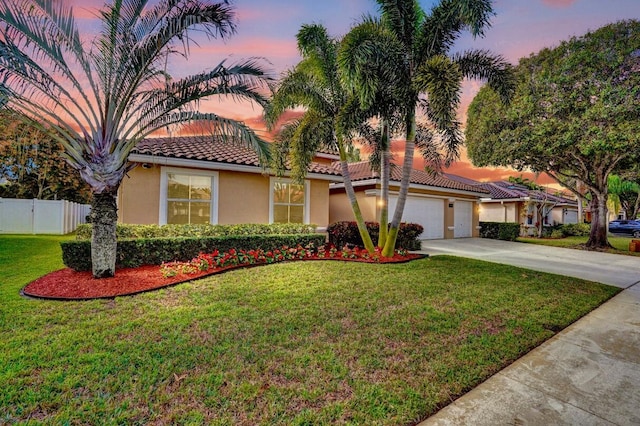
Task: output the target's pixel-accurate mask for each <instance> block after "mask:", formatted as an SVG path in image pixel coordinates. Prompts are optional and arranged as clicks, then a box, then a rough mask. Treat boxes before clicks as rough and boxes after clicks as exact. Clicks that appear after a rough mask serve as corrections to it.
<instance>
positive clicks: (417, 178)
mask: <svg viewBox="0 0 640 426" xmlns="http://www.w3.org/2000/svg"><path fill="white" fill-rule="evenodd" d="M349 171H350V172H351V179H352V181H354V182H356V181H360V180H366V179H377V178H378V173H377V172H373V171H372V170H371V167H370V166H369V163H368V162H366V161H361V162H359V163H352V164H349ZM401 179H402V167H400V166H396V165H393V166H392V167H391V180H392V181H395V182H400V180H401ZM411 183H415V184H417V185H426V186H435V187H438V188H446V189H455V190H460V191H471V192H477V193H488V191H487V190H485V189H484V188H480V187H478V186H473V185H468V184H466V183H462V182H457V181H455V180H453V179H449V178H447V177H446V176H443V175H432V174H430V173H427V172H425V171H422V170H417V169H413V171H412V172H411Z"/></svg>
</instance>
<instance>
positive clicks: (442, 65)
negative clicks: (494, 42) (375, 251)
mask: <svg viewBox="0 0 640 426" xmlns="http://www.w3.org/2000/svg"><path fill="white" fill-rule="evenodd" d="M376 1H377V3H378V6H379V9H380V12H381V19H380V23H381V25H378V26H377V28H376V27H374V26H372V25H370V22H364V24H363V25H366V26H368V27H369V29H371V30H372V31H370V33H369V36H368V37H364V36H362V37H361V39H362V40H363V41H362V43H363V46H364V48H358V46H353V50H352V51H353V52H358V53H357V55H358V59H357V63H358V64H359V67H360V68H361V69H363V70H366V67H367V64H374V67H378V66H380V67H382V66H384V65H386V66H387V67H388V68H387V70H386V71H384V73H386V75H388V76H390V78H389V79H387V80H386V81H385V82H384V84H385V85H387V90H394V91H396V92H397V93H398V94H399V95H400V96H401V98H402V99H404V100H405V103H404V105H401V106H400V109H401V111H403V115H404V120H403V121H404V123H403V124H404V127H405V152H404V161H403V165H402V179H401V182H400V190H399V194H398V202H397V204H396V210H395V212H394V215H393V218H392V220H391V225H390V228H389V236H388V238H387V241H386V244H385V247H384V249H383V251H382V254H383V255H385V256H390V255H391V254H392V253H393V250H394V248H395V243H396V239H397V236H398V229H399V225H400V221H401V219H402V214H403V212H404V206H405V203H406V199H407V194H408V191H409V180H410V177H411V170H412V165H413V156H414V151H415V146H416V128H417V127H416V114H417V109H418V108H420V109H421V110H422V112H423V114H424V115H425V117H426V119H428V120H429V121H430V122H431V124H432V125H433V127H434V128H435V129H436V130H437V132H435V133H434V135H433V136H434V140H437V142H438V143H437V144H424V143H423V146H428V145H432V146H440V147H441V148H442V151H444V152H445V158H444V164H445V165H447V164H449V163H451V162H452V161H453V160H454V159H456V158H457V156H458V153H459V148H460V146H461V145H462V142H463V136H462V133H461V131H460V123H458V121H457V119H456V110H457V108H458V106H459V104H460V89H461V83H462V80H463V78H482V79H485V80H487V81H488V83H489V84H490V85H491V86H493V87H494V88H495V89H497V90H498V91H499V93H500V94H501V96H502V97H503V99H508V97H509V94H510V92H511V90H512V89H511V87H512V84H511V77H510V76H511V72H510V65H509V64H508V63H506V62H505V61H504V60H503V59H502V58H501V57H500V56H495V55H492V54H490V53H489V52H486V51H482V50H470V51H467V52H464V53H457V54H453V55H450V50H451V48H452V47H453V44H454V42H455V40H456V39H457V38H458V37H459V35H460V34H461V32H462V31H463V30H469V31H470V32H471V33H472V34H473V35H474V36H480V35H482V34H483V31H484V29H485V28H486V27H488V26H489V18H490V17H491V15H492V14H493V9H492V6H491V0H441V1H440V3H439V4H438V5H436V6H435V7H434V8H433V9H432V10H431V13H430V14H427V13H425V12H424V11H423V10H422V9H421V8H420V5H419V4H418V2H417V1H416V0H376ZM366 21H367V20H366ZM357 30H358V31H359V30H360V29H357ZM381 38H384V39H385V40H393V41H388V42H387V44H388V45H389V46H393V50H396V49H399V51H400V56H401V60H398V61H393V62H390V61H387V62H381V61H380V51H379V50H378V49H372V48H370V47H369V45H368V44H366V43H374V41H375V40H376V39H381ZM364 75H365V76H366V74H364ZM356 77H357V76H356ZM361 81H365V82H366V80H365V79H361ZM360 87H364V88H365V90H362V91H361V97H362V99H361V101H362V102H363V103H366V102H367V99H371V98H372V97H375V96H376V90H375V89H376V88H375V87H369V86H367V85H366V84H361V85H360ZM427 154H428V150H427Z"/></svg>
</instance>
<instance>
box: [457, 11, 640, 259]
mask: <svg viewBox="0 0 640 426" xmlns="http://www.w3.org/2000/svg"><path fill="white" fill-rule="evenodd" d="M638 70H640V22H638V21H622V22H618V23H615V24H610V25H607V26H605V27H603V28H601V29H599V30H597V31H595V32H590V33H587V34H585V35H584V36H581V37H574V38H572V39H570V40H568V41H565V42H562V43H561V44H560V45H559V46H558V47H556V48H554V49H543V50H542V51H540V52H539V53H538V54H535V55H532V56H530V57H528V58H524V59H521V60H520V63H519V65H518V67H517V70H516V74H517V88H516V93H515V95H514V99H513V101H512V102H511V104H510V105H509V106H505V105H503V104H502V103H501V102H500V100H499V98H498V96H497V95H496V94H495V93H493V91H492V90H491V89H490V88H483V89H481V90H480V92H479V93H478V95H477V96H476V98H475V99H474V101H473V102H472V103H471V105H470V107H469V111H468V120H467V147H468V153H469V157H470V158H471V160H472V161H473V163H474V164H475V165H477V166H513V167H515V168H517V169H520V170H522V169H525V168H530V169H532V170H533V171H535V172H546V173H548V174H549V175H550V176H552V177H554V178H556V179H557V180H558V181H559V182H561V183H564V184H565V185H566V186H567V187H568V188H569V189H570V190H571V191H572V192H574V193H580V192H581V191H579V190H578V188H577V186H576V185H572V184H571V183H572V182H573V183H574V184H575V183H578V182H582V183H583V184H584V185H585V187H586V188H587V189H588V191H589V193H590V194H591V212H592V222H591V233H590V236H589V240H588V242H587V247H588V248H593V249H595V248H601V247H607V246H609V242H608V240H607V226H606V219H607V197H608V189H607V186H608V185H607V181H608V177H609V175H610V174H611V173H612V172H614V171H615V170H616V168H617V167H618V166H619V165H622V164H623V162H627V161H628V160H629V159H631V158H632V157H634V156H637V154H638V150H639V149H640V138H639V137H638V134H640V119H639V118H640V109H639V108H638V104H639V103H640V72H638Z"/></svg>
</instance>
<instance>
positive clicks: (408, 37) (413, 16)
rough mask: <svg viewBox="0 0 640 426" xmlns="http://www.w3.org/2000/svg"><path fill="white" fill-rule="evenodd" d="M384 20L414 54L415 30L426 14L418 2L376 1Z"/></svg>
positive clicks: (402, 0) (408, 50)
mask: <svg viewBox="0 0 640 426" xmlns="http://www.w3.org/2000/svg"><path fill="white" fill-rule="evenodd" d="M376 1H377V3H378V8H379V9H380V12H381V14H382V19H383V20H384V23H385V25H387V26H388V27H389V28H390V29H391V31H392V32H393V33H394V34H396V35H397V37H398V38H399V39H400V41H401V43H402V44H403V45H404V46H406V47H407V52H412V51H413V47H414V45H415V42H416V32H415V28H416V27H417V25H418V23H419V22H420V21H421V20H422V19H423V16H424V12H423V11H422V9H421V8H420V5H419V4H418V2H417V1H416V0H376Z"/></svg>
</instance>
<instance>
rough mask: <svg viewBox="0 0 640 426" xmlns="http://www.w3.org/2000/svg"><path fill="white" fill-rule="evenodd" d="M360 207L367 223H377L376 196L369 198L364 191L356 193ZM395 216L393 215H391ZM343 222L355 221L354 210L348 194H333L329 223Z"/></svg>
mask: <svg viewBox="0 0 640 426" xmlns="http://www.w3.org/2000/svg"><path fill="white" fill-rule="evenodd" d="M356 198H357V199H358V205H359V206H360V211H361V212H362V216H363V217H364V220H365V221H377V220H378V216H377V208H376V201H377V198H376V197H375V196H367V195H366V194H365V193H364V191H358V192H356ZM391 214H393V213H391ZM343 220H348V221H353V220H355V218H354V216H353V210H352V209H351V203H350V202H349V198H347V194H345V193H344V192H332V193H331V195H329V223H330V224H331V223H334V222H340V221H343Z"/></svg>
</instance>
